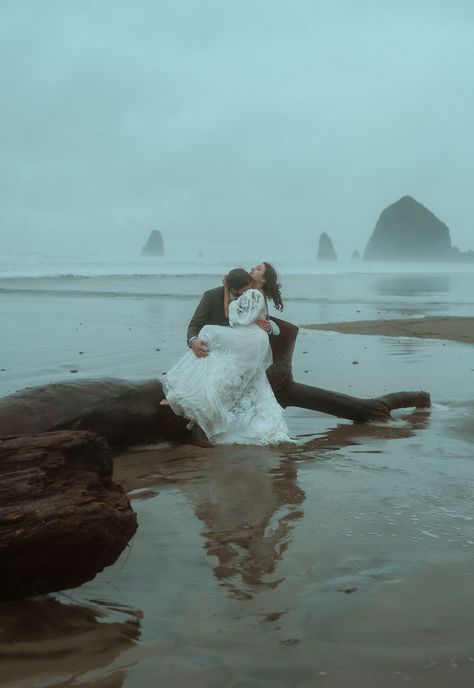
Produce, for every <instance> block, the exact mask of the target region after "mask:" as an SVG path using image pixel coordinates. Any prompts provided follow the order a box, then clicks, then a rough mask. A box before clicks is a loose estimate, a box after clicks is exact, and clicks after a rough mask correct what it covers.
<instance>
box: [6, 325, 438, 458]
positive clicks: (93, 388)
mask: <svg viewBox="0 0 474 688" xmlns="http://www.w3.org/2000/svg"><path fill="white" fill-rule="evenodd" d="M275 320H276V322H277V323H278V324H279V326H280V329H281V333H280V335H279V336H277V337H271V343H272V349H273V360H274V363H273V365H272V366H271V367H270V368H269V370H268V378H269V380H270V383H271V385H272V387H273V390H274V392H275V395H276V397H277V399H278V401H279V402H280V404H281V405H282V406H284V407H286V406H300V407H302V408H308V409H312V410H314V411H320V412H322V413H327V414H329V415H333V416H337V417H338V418H347V419H349V420H353V421H356V422H368V421H371V420H380V419H387V418H389V417H390V411H391V410H393V409H395V408H402V407H413V406H415V407H418V408H424V407H428V406H429V405H430V396H429V394H428V393H427V392H420V391H418V392H397V393H395V394H386V395H383V396H381V397H375V398H373V399H363V398H362V399H361V398H358V397H353V396H350V395H347V394H341V393H339V392H333V391H330V390H326V389H321V388H319V387H312V386H310V385H304V384H300V383H298V382H294V381H293V375H292V369H291V359H292V356H293V351H294V347H295V342H296V338H297V335H298V328H297V327H296V326H295V325H292V324H291V323H288V322H286V321H284V320H279V319H277V318H275ZM162 398H163V389H162V386H161V383H160V382H159V381H158V380H148V381H145V382H129V381H126V380H116V379H102V380H79V381H75V382H64V383H53V384H51V385H46V386H45V387H35V388H31V389H26V390H23V391H21V392H18V393H17V394H12V395H11V396H8V397H4V398H3V399H0V437H2V436H5V435H12V434H16V435H20V434H25V433H33V432H47V431H50V430H61V429H81V430H91V431H93V432H96V433H98V434H99V435H102V436H103V437H106V438H107V440H108V441H109V442H110V444H112V445H113V446H127V445H132V444H146V443H150V442H156V441H159V440H177V441H183V440H184V441H186V440H187V439H189V436H190V433H189V432H188V430H186V421H184V420H183V419H182V418H179V417H177V416H175V415H174V414H173V412H172V411H171V410H170V409H169V408H168V407H167V406H160V405H159V402H160V400H161V399H162Z"/></svg>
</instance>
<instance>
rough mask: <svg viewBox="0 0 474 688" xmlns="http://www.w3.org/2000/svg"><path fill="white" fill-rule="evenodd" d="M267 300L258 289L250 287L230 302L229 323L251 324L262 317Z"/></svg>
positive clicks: (232, 325)
mask: <svg viewBox="0 0 474 688" xmlns="http://www.w3.org/2000/svg"><path fill="white" fill-rule="evenodd" d="M264 309H265V301H264V298H263V295H262V293H261V292H259V291H258V289H249V290H248V291H244V293H243V294H242V295H241V296H239V298H238V299H237V300H236V301H231V302H230V304H229V325H230V326H231V327H234V326H235V325H251V324H252V323H254V322H255V321H256V320H258V319H259V318H262V315H263V313H264Z"/></svg>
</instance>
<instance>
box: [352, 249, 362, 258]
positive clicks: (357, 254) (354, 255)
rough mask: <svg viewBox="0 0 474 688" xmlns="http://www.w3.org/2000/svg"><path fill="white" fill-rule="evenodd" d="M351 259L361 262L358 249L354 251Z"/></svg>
mask: <svg viewBox="0 0 474 688" xmlns="http://www.w3.org/2000/svg"><path fill="white" fill-rule="evenodd" d="M351 258H352V260H360V253H359V251H358V250H357V249H356V248H355V249H354V250H353V251H352V254H351Z"/></svg>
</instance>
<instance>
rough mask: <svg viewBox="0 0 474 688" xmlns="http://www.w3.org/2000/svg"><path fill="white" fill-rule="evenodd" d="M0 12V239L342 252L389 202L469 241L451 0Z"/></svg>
mask: <svg viewBox="0 0 474 688" xmlns="http://www.w3.org/2000/svg"><path fill="white" fill-rule="evenodd" d="M0 13H1V17H0V18H1V22H0V32H1V37H2V45H3V47H4V51H5V55H6V59H4V60H3V61H2V64H1V66H0V69H1V75H2V83H3V85H4V93H5V97H4V99H3V102H4V105H3V107H2V111H1V113H0V122H1V126H2V132H3V133H4V146H3V156H2V160H1V161H0V174H1V188H2V198H1V203H0V232H1V234H2V250H3V251H13V252H15V251H22V250H25V248H28V250H33V251H40V252H41V251H44V252H48V251H59V252H64V251H68V250H70V251H73V252H78V251H83V252H87V251H91V252H94V251H99V252H100V251H118V252H120V253H122V252H124V253H127V252H130V254H131V255H133V256H134V255H138V254H139V253H140V251H141V249H142V247H143V245H144V244H145V242H146V240H147V238H148V236H149V233H150V232H151V230H152V229H159V230H160V232H161V233H162V235H163V238H164V241H165V250H166V253H167V255H170V256H179V255H186V256H191V255H196V256H197V255H198V253H199V251H202V252H203V253H204V255H205V256H210V257H213V256H222V255H223V254H224V251H228V252H231V253H238V254H239V255H247V254H248V255H252V256H253V255H276V256H278V255H283V256H285V257H288V258H289V259H294V260H297V259H300V257H303V258H304V259H308V258H309V257H313V256H314V258H315V257H316V255H317V248H318V240H319V236H320V234H321V233H323V232H326V233H327V234H328V236H329V237H330V238H331V241H332V242H333V245H334V248H335V250H336V253H337V254H338V258H339V259H340V260H348V259H349V258H350V256H351V254H352V252H353V251H354V250H357V251H359V253H360V254H361V255H362V254H363V252H364V250H365V248H366V245H367V242H368V240H369V238H370V236H371V234H372V232H373V230H374V227H375V225H376V223H377V220H378V217H379V215H380V213H381V212H382V211H383V210H384V208H386V207H387V206H389V205H391V204H392V203H394V202H396V201H397V200H398V199H399V198H401V197H402V196H404V195H410V196H413V197H414V198H415V199H416V200H417V201H419V202H420V203H421V204H423V205H424V206H426V207H427V208H428V209H429V210H430V211H431V212H432V213H434V215H436V217H438V218H439V219H440V220H441V221H442V222H444V223H445V224H446V225H447V226H448V228H449V230H450V237H451V242H452V244H453V245H454V246H457V247H458V248H459V249H460V250H461V251H467V250H472V249H474V240H473V239H472V236H473V231H472V230H473V208H472V204H471V189H470V185H471V177H472V160H473V159H474V156H473V150H472V147H473V136H472V133H473V132H472V129H473V124H472V122H473V121H474V119H473V117H472V110H473V105H474V95H473V94H472V93H471V91H470V90H468V88H467V87H466V84H468V83H469V79H470V65H471V64H472V62H473V57H474V44H473V42H472V40H471V35H472V28H473V24H474V8H473V7H472V5H471V4H470V3H468V2H467V1H464V0H462V1H459V2H457V3H455V4H454V5H451V6H446V5H445V3H442V2H433V3H430V4H429V5H427V4H426V5H425V4H422V5H421V4H420V5H417V6H416V7H413V6H412V5H411V4H409V3H407V2H402V3H398V4H397V6H393V4H392V3H389V2H382V3H377V2H374V0H364V1H363V2H361V3H358V5H357V7H354V6H353V4H351V3H350V2H349V0H336V2H334V3H332V4H331V5H330V6H328V5H327V4H326V3H320V2H316V3H313V2H309V1H308V0H302V2H300V3H298V4H297V5H294V4H291V5H290V3H288V2H278V1H277V2H272V3H269V2H263V3H259V4H258V5H255V4H254V3H250V2H243V3H240V4H239V6H230V5H227V4H226V5H222V4H221V3H218V2H216V1H211V0H205V1H204V2H201V3H199V5H196V4H194V3H191V2H186V1H183V2H178V3H172V2H163V3H160V4H159V5H157V4H156V3H153V2H151V0H142V2H140V3H139V4H138V6H137V5H133V6H132V4H131V3H130V4H129V3H123V4H121V5H120V9H118V8H117V6H116V5H115V3H114V4H112V3H111V2H110V1H109V0H104V2H102V3H100V5H96V4H93V3H92V2H84V3H81V4H80V5H79V4H77V3H73V2H70V1H69V0H66V1H63V2H58V1H57V0H48V1H47V2H43V3H40V4H39V3H34V2H32V1H31V2H25V3H21V4H18V3H13V2H12V1H7V2H5V3H2V9H1V10H0Z"/></svg>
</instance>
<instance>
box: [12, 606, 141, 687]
mask: <svg viewBox="0 0 474 688" xmlns="http://www.w3.org/2000/svg"><path fill="white" fill-rule="evenodd" d="M141 618H142V613H141V612H140V611H136V610H133V609H130V608H128V607H126V606H124V605H120V604H111V603H102V602H100V601H95V602H91V603H90V604H89V605H87V606H86V605H84V604H77V603H75V601H74V598H71V597H69V596H68V595H61V596H59V597H58V598H55V597H38V598H35V599H30V600H24V601H21V602H11V603H8V604H4V605H2V614H1V620H0V683H1V685H6V686H9V685H11V686H15V688H36V687H38V688H39V687H41V688H45V686H53V685H59V684H61V685H64V682H67V685H69V682H72V681H73V680H74V679H75V678H76V677H78V676H81V675H83V673H84V667H87V671H97V670H98V671H99V673H100V674H102V673H103V671H104V669H105V668H106V667H108V666H109V665H110V664H111V663H112V662H113V661H114V660H116V659H117V657H118V656H119V655H120V654H121V653H122V652H123V651H124V650H126V649H128V648H130V647H131V646H132V645H134V644H135V643H136V642H137V641H138V639H139V637H140V623H141ZM126 673H127V672H126V671H123V672H121V671H118V672H114V683H113V685H114V688H120V686H122V685H123V680H124V679H125V676H126ZM3 681H5V683H3Z"/></svg>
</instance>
